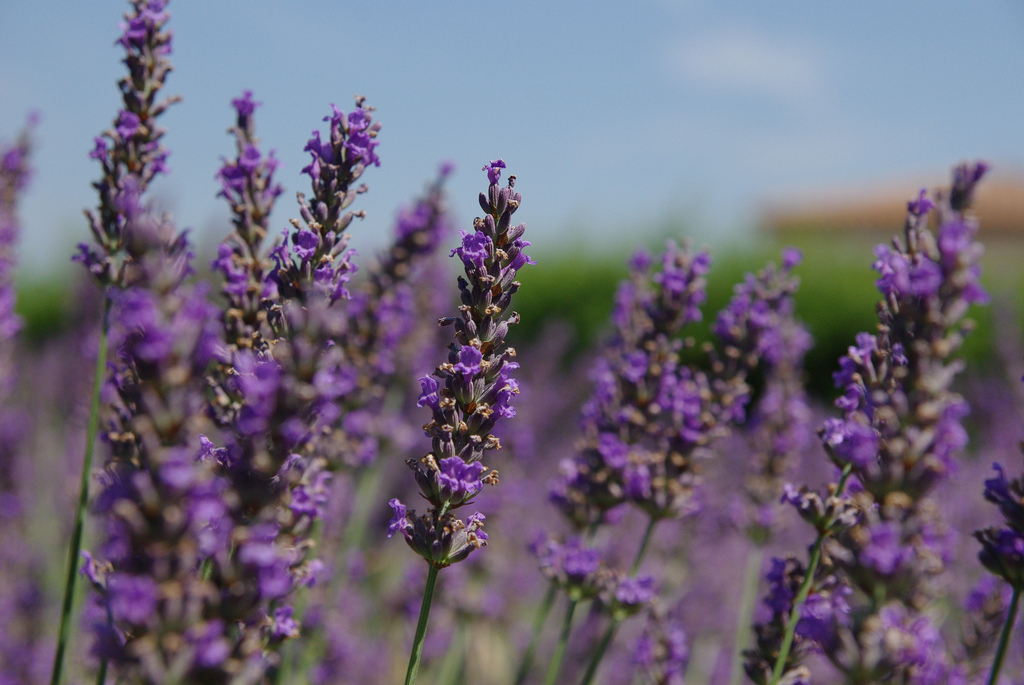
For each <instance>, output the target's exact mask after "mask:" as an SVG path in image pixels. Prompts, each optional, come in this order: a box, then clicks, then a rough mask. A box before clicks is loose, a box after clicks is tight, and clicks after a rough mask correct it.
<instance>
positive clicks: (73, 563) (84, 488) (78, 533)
mask: <svg viewBox="0 0 1024 685" xmlns="http://www.w3.org/2000/svg"><path fill="white" fill-rule="evenodd" d="M109 330H110V299H109V298H105V299H104V301H103V321H102V323H101V325H100V344H99V351H98V353H97V355H96V373H95V377H94V379H93V385H92V399H91V401H90V404H89V423H88V426H87V428H86V432H85V459H84V461H83V462H82V478H81V483H80V485H79V490H78V507H77V509H76V510H75V527H74V529H73V530H72V532H71V543H70V545H69V547H68V566H67V576H66V578H65V582H64V601H63V604H62V605H61V611H60V628H59V630H58V633H57V652H56V654H54V657H53V675H52V677H51V678H50V685H60V681H61V676H62V675H63V671H64V652H65V651H66V650H67V646H68V637H69V636H70V632H71V613H72V611H71V610H72V607H73V606H74V600H75V590H76V589H77V585H78V568H77V565H78V564H77V562H78V556H79V554H81V551H82V532H83V530H84V529H85V508H86V505H87V504H88V502H89V477H90V476H91V475H92V455H93V447H94V444H95V442H96V432H97V430H98V428H99V422H100V390H101V389H102V388H103V379H104V377H105V376H106V370H107V333H108V332H109ZM105 668H106V662H105V661H104V662H103V663H102V664H101V666H100V671H101V672H105ZM104 675H105V673H104Z"/></svg>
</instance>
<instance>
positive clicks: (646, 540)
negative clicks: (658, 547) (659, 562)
mask: <svg viewBox="0 0 1024 685" xmlns="http://www.w3.org/2000/svg"><path fill="white" fill-rule="evenodd" d="M659 520H660V519H656V518H653V517H652V518H651V519H650V520H649V521H648V522H647V528H646V529H645V530H644V537H643V539H642V540H641V541H640V548H639V549H638V550H637V551H636V556H635V557H633V566H632V567H631V568H630V569H629V575H631V576H635V575H636V572H637V571H639V570H640V562H642V561H643V560H644V555H645V554H647V545H649V544H650V542H651V537H652V536H653V535H654V526H656V525H658V521H659Z"/></svg>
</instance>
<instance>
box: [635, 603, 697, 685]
mask: <svg viewBox="0 0 1024 685" xmlns="http://www.w3.org/2000/svg"><path fill="white" fill-rule="evenodd" d="M689 661H690V644H689V639H688V637H687V634H686V630H685V628H684V627H683V624H682V622H681V621H680V620H679V619H678V618H676V617H675V616H672V615H665V613H664V612H661V611H652V612H651V613H650V615H649V620H648V624H647V628H646V629H645V630H644V633H643V635H641V636H640V639H639V640H637V643H636V646H635V647H634V650H633V664H634V666H636V668H637V669H638V670H640V671H641V672H643V673H645V674H646V675H647V678H648V682H651V683H654V684H655V685H683V683H684V677H685V675H686V668H687V666H688V664H689Z"/></svg>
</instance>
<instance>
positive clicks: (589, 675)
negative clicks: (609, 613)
mask: <svg viewBox="0 0 1024 685" xmlns="http://www.w3.org/2000/svg"><path fill="white" fill-rule="evenodd" d="M621 622H622V619H620V618H613V619H612V622H611V623H609V624H608V628H606V629H605V631H604V635H602V636H601V641H600V642H599V643H597V649H596V650H594V653H593V654H592V655H591V657H590V663H588V664H587V672H586V673H584V674H583V680H581V681H580V685H590V682H591V681H592V680H593V679H594V676H595V675H597V667H598V666H600V665H601V659H603V658H604V655H605V652H607V651H608V645H610V644H611V643H612V638H613V637H615V631H616V629H618V627H619V623H621Z"/></svg>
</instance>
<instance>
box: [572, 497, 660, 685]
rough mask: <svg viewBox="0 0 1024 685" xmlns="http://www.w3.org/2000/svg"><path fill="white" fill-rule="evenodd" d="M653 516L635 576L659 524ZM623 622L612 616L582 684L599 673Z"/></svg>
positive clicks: (638, 554)
mask: <svg viewBox="0 0 1024 685" xmlns="http://www.w3.org/2000/svg"><path fill="white" fill-rule="evenodd" d="M659 520H660V519H656V518H654V517H651V518H650V519H649V520H648V521H647V528H646V529H645V530H644V536H643V538H642V539H641V540H640V547H639V548H638V549H637V550H636V556H635V557H633V566H631V567H630V569H629V575H631V576H635V575H636V572H637V571H639V570H640V564H641V562H643V560H644V555H646V554H647V548H648V546H649V545H650V542H651V538H652V537H653V536H654V527H655V526H656V525H658V521H659ZM621 622H622V619H621V618H616V617H615V616H613V617H612V620H611V623H609V624H608V627H607V628H606V629H605V631H604V635H602V636H601V641H600V642H599V643H598V644H597V649H595V650H594V653H593V654H591V655H590V662H589V663H588V664H587V672H586V673H585V674H583V680H581V681H580V685H589V683H590V681H591V680H593V679H594V676H595V675H596V674H597V667H598V666H600V665H601V659H603V658H604V655H605V653H606V652H607V651H608V645H610V644H611V642H612V638H614V637H615V631H616V630H617V629H618V627H619V623H621Z"/></svg>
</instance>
